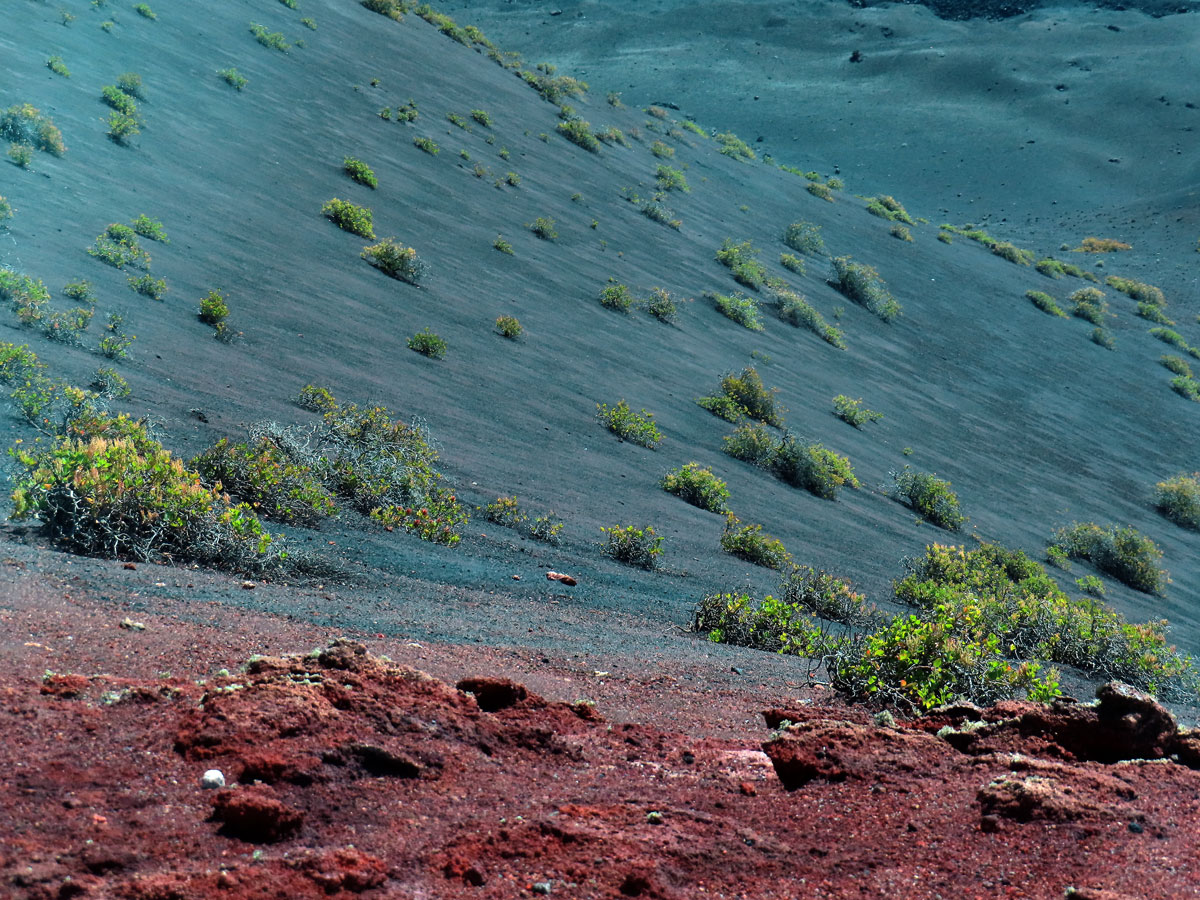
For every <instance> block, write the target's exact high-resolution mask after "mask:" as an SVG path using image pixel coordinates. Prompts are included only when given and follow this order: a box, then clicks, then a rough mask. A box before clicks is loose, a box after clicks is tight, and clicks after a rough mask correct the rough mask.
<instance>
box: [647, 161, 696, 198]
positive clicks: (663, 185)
mask: <svg viewBox="0 0 1200 900" xmlns="http://www.w3.org/2000/svg"><path fill="white" fill-rule="evenodd" d="M654 180H655V181H657V182H658V187H659V189H660V190H664V191H682V192H683V193H685V194H686V193H688V192H689V191H691V188H690V187H688V183H687V178H685V177H684V174H683V172H681V171H680V170H679V169H672V168H671V167H670V166H658V167H656V168H655V170H654Z"/></svg>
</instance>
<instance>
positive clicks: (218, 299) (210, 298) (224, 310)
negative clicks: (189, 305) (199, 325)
mask: <svg viewBox="0 0 1200 900" xmlns="http://www.w3.org/2000/svg"><path fill="white" fill-rule="evenodd" d="M199 315H200V321H201V322H204V323H206V324H208V325H219V324H220V323H221V322H224V321H225V319H226V317H228V315H229V304H227V303H226V302H225V296H224V295H223V294H221V293H220V292H219V291H209V292H208V293H207V294H205V295H204V296H203V297H201V298H200V314H199Z"/></svg>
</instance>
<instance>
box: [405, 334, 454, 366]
mask: <svg viewBox="0 0 1200 900" xmlns="http://www.w3.org/2000/svg"><path fill="white" fill-rule="evenodd" d="M408 349H409V350H416V351H417V352H418V353H420V354H421V355H422V356H428V357H429V358H430V359H444V358H445V356H446V350H447V344H446V342H445V341H444V340H442V339H441V338H440V337H438V336H437V335H436V334H434V333H433V332H432V331H430V330H429V329H428V328H426V329H425V330H424V331H418V332H417V333H416V334H414V335H413V336H412V337H410V338H409V339H408Z"/></svg>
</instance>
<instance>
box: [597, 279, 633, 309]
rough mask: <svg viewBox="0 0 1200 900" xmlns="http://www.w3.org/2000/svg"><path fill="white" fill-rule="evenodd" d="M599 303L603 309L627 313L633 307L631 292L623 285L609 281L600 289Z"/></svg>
mask: <svg viewBox="0 0 1200 900" xmlns="http://www.w3.org/2000/svg"><path fill="white" fill-rule="evenodd" d="M600 305H601V306H603V307H604V308H605V309H612V310H616V311H617V312H621V313H628V312H629V311H630V310H631V309H633V294H631V293H630V292H629V288H627V287H626V286H625V285H623V284H617V283H616V282H610V283H608V284H606V285H605V286H604V287H602V288H601V289H600Z"/></svg>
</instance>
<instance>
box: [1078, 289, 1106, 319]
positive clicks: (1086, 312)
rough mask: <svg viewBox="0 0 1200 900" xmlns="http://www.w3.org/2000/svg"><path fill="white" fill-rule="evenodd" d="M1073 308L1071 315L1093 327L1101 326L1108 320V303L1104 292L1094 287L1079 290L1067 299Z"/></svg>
mask: <svg viewBox="0 0 1200 900" xmlns="http://www.w3.org/2000/svg"><path fill="white" fill-rule="evenodd" d="M1068 299H1069V300H1070V301H1071V302H1072V303H1073V304H1074V307H1073V308H1072V309H1071V314H1072V315H1073V316H1077V317H1078V318H1080V319H1086V320H1087V321H1088V322H1091V323H1092V324H1093V325H1103V324H1104V322H1105V320H1106V319H1107V318H1108V302H1107V301H1106V300H1105V299H1104V292H1103V291H1101V290H1098V289H1096V288H1094V287H1085V288H1080V289H1079V290H1077V291H1075V292H1074V293H1073V294H1071V296H1070V297H1069V298H1068Z"/></svg>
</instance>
